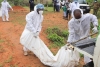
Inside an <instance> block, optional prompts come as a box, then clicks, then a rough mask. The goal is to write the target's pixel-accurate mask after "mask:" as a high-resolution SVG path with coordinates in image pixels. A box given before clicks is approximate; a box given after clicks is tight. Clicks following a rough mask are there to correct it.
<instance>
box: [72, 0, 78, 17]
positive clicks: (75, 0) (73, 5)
mask: <svg viewBox="0 0 100 67" xmlns="http://www.w3.org/2000/svg"><path fill="white" fill-rule="evenodd" d="M79 8H80V5H79V2H78V0H73V2H72V3H71V4H70V11H71V16H72V17H73V11H74V10H75V9H79Z"/></svg>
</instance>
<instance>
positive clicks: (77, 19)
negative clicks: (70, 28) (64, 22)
mask: <svg viewBox="0 0 100 67" xmlns="http://www.w3.org/2000/svg"><path fill="white" fill-rule="evenodd" d="M79 10H80V11H81V18H80V19H76V18H75V16H74V11H73V15H72V17H73V18H74V20H75V21H80V20H83V11H82V10H81V9H79Z"/></svg>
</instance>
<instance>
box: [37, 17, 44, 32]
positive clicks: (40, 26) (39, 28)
mask: <svg viewBox="0 0 100 67" xmlns="http://www.w3.org/2000/svg"><path fill="white" fill-rule="evenodd" d="M42 21H43V16H42ZM42 21H41V23H42ZM41 29H42V25H41V24H40V25H39V27H38V29H37V31H38V32H40V31H41Z"/></svg>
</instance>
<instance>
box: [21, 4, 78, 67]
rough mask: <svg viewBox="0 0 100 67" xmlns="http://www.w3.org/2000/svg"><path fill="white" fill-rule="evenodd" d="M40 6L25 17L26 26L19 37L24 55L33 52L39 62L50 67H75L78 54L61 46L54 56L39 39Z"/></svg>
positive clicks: (41, 8) (42, 7)
mask: <svg viewBox="0 0 100 67" xmlns="http://www.w3.org/2000/svg"><path fill="white" fill-rule="evenodd" d="M43 9H44V6H43V5H42V4H37V5H36V6H35V8H34V11H32V12H30V13H29V14H27V15H26V22H27V23H26V26H25V29H24V31H23V33H22V35H21V37H20V43H21V44H22V45H23V50H24V55H28V53H27V51H28V50H30V51H31V52H33V53H34V54H35V55H36V56H37V57H38V58H39V60H40V61H41V62H42V63H43V64H44V65H47V66H50V67H75V65H77V64H78V62H79V58H80V57H79V54H78V53H77V52H76V50H74V51H73V52H72V51H71V50H70V49H67V50H66V47H65V46H63V47H62V48H61V49H60V50H59V51H58V53H57V54H56V55H55V56H54V55H53V53H52V52H51V51H50V50H49V48H48V47H47V46H46V45H45V44H44V42H43V41H42V40H41V39H40V38H39V33H40V31H41V23H42V21H43V15H42V13H43Z"/></svg>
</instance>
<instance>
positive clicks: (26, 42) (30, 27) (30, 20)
mask: <svg viewBox="0 0 100 67" xmlns="http://www.w3.org/2000/svg"><path fill="white" fill-rule="evenodd" d="M43 10H44V5H43V4H37V5H36V6H35V8H34V11H32V12H30V13H28V14H27V15H26V22H27V23H26V26H25V29H24V31H23V33H22V35H21V38H20V42H21V44H22V45H23V50H24V55H28V53H27V51H28V50H31V48H32V46H34V40H35V38H37V37H38V36H39V33H40V31H41V28H42V26H41V24H42V21H43V15H42V14H43Z"/></svg>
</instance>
